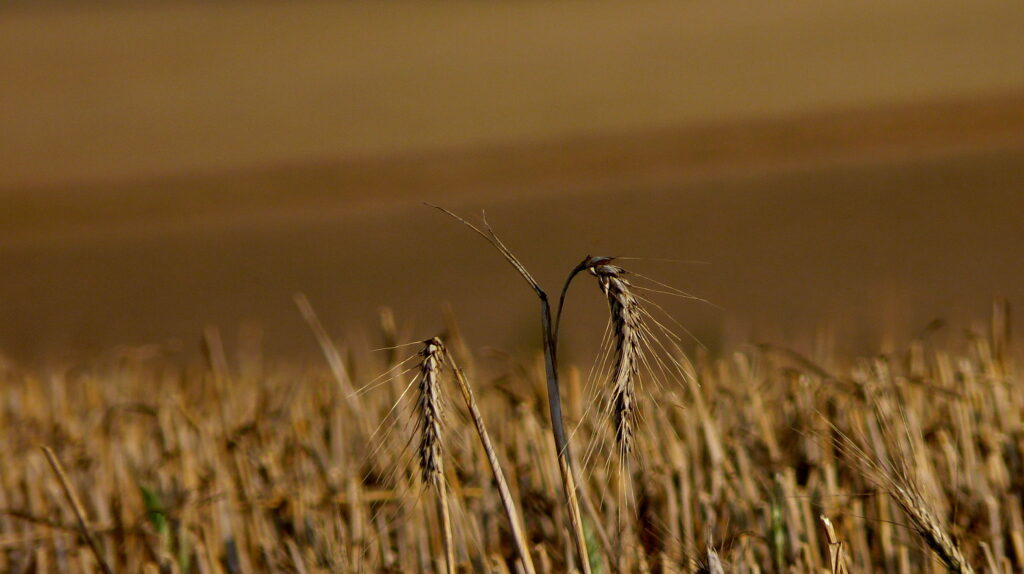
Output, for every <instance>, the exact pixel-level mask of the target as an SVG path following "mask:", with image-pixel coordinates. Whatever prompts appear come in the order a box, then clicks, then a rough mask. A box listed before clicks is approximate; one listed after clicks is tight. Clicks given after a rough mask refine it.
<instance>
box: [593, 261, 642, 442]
mask: <svg viewBox="0 0 1024 574" xmlns="http://www.w3.org/2000/svg"><path fill="white" fill-rule="evenodd" d="M599 262H600V263H599V264H598V265H595V266H593V267H591V268H590V269H589V271H590V273H591V274H592V275H594V276H595V277H597V282H598V285H599V286H600V287H601V291H602V292H603V293H604V294H605V297H607V299H608V309H609V311H610V312H611V322H612V337H613V340H614V342H615V354H614V364H613V366H612V380H611V400H610V403H609V405H610V407H611V411H612V417H613V420H614V424H615V442H616V445H617V446H618V448H619V454H620V456H621V457H622V458H623V459H625V458H626V457H628V456H629V455H630V454H631V453H632V451H633V435H634V432H635V431H636V421H637V400H636V380H637V377H638V375H639V371H640V360H641V359H640V352H641V349H640V337H641V332H642V329H643V315H642V312H641V309H640V303H639V301H638V300H637V298H636V297H635V296H634V295H633V291H632V289H631V286H630V283H629V281H628V280H627V279H626V278H625V277H624V276H625V275H626V270H625V269H623V268H621V267H619V266H617V265H612V264H611V262H610V260H608V259H606V258H600V259H599Z"/></svg>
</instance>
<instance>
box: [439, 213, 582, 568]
mask: <svg viewBox="0 0 1024 574" xmlns="http://www.w3.org/2000/svg"><path fill="white" fill-rule="evenodd" d="M428 205H429V204H428ZM430 207H433V208H435V209H438V210H440V211H442V212H444V213H446V214H448V215H449V216H451V217H453V218H454V219H455V220H457V221H459V222H461V223H462V224H463V225H465V226H466V227H469V228H470V229H472V230H473V231H474V232H476V233H477V234H478V235H480V236H481V237H483V238H484V239H486V240H487V242H488V243H490V244H491V245H492V246H494V248H495V249H497V250H498V252H499V253H501V255H502V256H503V257H504V258H505V260H506V261H508V262H509V264H510V265H512V267H513V268H515V270H516V271H517V272H519V275H520V276H522V278H523V279H525V280H526V282H527V283H528V284H529V285H530V288H531V289H533V292H534V293H535V294H536V295H537V298H538V299H540V316H541V341H542V343H543V346H544V372H545V378H546V379H547V394H548V412H549V414H550V416H551V433H552V437H553V439H554V442H555V452H556V453H557V457H558V470H559V474H560V476H561V478H562V487H563V490H564V492H565V498H566V502H567V506H568V510H569V526H570V530H571V532H570V534H571V535H572V540H573V543H574V546H575V548H576V558H577V561H578V562H579V568H580V569H581V571H582V572H583V574H591V567H590V553H589V551H588V549H587V539H586V535H585V533H584V531H583V515H582V512H581V511H580V492H579V488H578V487H577V485H576V479H575V475H576V471H575V467H574V465H573V459H572V454H571V451H570V448H569V436H568V433H566V431H565V420H564V417H563V415H562V400H561V391H560V387H559V384H558V347H557V338H556V333H557V326H556V325H555V324H554V323H553V322H552V320H551V304H550V302H549V301H548V295H547V293H546V292H545V291H544V289H542V288H541V286H540V284H539V283H537V281H536V280H535V279H534V278H533V276H532V275H530V272H529V271H527V270H526V267H524V266H523V264H522V263H520V262H519V259H517V258H516V256H515V255H513V254H512V252H511V251H510V250H509V248H508V247H506V246H505V244H504V243H503V242H502V241H501V239H500V238H498V236H497V234H495V233H494V230H493V229H491V228H490V226H489V225H487V222H486V221H485V222H484V229H486V230H487V231H486V232H485V231H483V230H481V229H480V228H478V227H477V226H475V225H473V224H472V223H470V222H468V221H466V220H465V219H463V218H461V217H459V216H458V215H455V214H454V213H452V212H451V211H448V210H447V209H444V208H443V207H438V206H436V205H430ZM562 296H563V299H564V296H565V292H564V290H563V293H562ZM560 312H561V304H559V314H560Z"/></svg>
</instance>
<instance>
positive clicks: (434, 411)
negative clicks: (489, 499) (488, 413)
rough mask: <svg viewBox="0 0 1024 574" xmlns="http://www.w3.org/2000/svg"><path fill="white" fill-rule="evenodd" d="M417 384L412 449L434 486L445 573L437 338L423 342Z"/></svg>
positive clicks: (446, 524) (450, 546)
mask: <svg viewBox="0 0 1024 574" xmlns="http://www.w3.org/2000/svg"><path fill="white" fill-rule="evenodd" d="M420 356H421V357H423V360H422V362H421V363H420V375H419V385H418V386H417V393H418V394H417V400H416V422H417V425H416V426H417V428H418V429H419V432H420V441H419V447H418V448H417V450H416V454H417V459H418V460H419V465H420V477H421V478H422V479H423V483H424V484H426V485H428V486H429V487H431V488H433V489H434V492H435V494H436V495H437V510H438V515H439V517H440V520H441V528H442V531H441V533H442V539H443V541H444V547H445V558H446V565H447V570H446V571H447V573H448V574H455V550H454V543H453V540H452V521H451V513H450V511H449V509H448V486H447V484H446V483H445V480H444V463H443V455H444V449H443V447H442V443H441V424H442V422H443V420H444V411H443V408H442V401H441V378H440V377H441V366H442V365H443V363H444V356H445V351H444V345H442V344H441V340H440V339H438V338H437V337H434V338H432V339H427V340H426V341H424V342H423V350H422V351H420Z"/></svg>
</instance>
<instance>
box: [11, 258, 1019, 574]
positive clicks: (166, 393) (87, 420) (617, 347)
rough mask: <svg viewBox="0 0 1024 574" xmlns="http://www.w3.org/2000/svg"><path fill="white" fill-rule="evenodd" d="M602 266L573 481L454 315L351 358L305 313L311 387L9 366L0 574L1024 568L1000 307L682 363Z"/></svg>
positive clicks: (654, 320) (145, 351)
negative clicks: (919, 326) (849, 349)
mask: <svg viewBox="0 0 1024 574" xmlns="http://www.w3.org/2000/svg"><path fill="white" fill-rule="evenodd" d="M510 260H514V258H512V259H510ZM594 260H599V261H598V263H591V264H588V265H590V266H589V267H586V266H585V265H584V264H581V265H583V267H581V268H580V269H583V270H589V271H591V273H592V274H593V275H594V276H596V277H597V278H598V287H600V288H601V289H602V290H603V291H604V292H605V293H606V294H608V299H609V309H610V311H611V313H612V317H611V319H612V320H611V321H610V323H609V324H610V330H609V333H608V334H607V335H606V341H605V345H604V347H605V349H604V350H605V352H604V353H603V354H602V355H601V356H600V357H599V359H598V360H597V361H596V366H593V367H592V366H591V365H560V366H559V367H560V368H559V369H558V370H557V372H558V373H561V377H560V383H559V386H560V389H561V393H562V395H561V399H560V405H561V407H562V409H564V410H563V413H562V415H563V416H564V420H565V425H566V427H567V436H568V439H567V440H568V442H569V444H570V446H571V448H572V449H573V450H572V453H573V457H574V460H573V462H572V464H573V466H572V467H564V468H566V469H568V470H571V471H572V472H563V473H560V470H563V469H560V465H561V464H562V461H563V460H564V459H563V458H562V456H559V455H560V454H562V453H559V452H556V448H555V443H553V442H552V439H551V436H552V435H551V431H552V425H553V424H554V423H553V422H552V421H553V418H552V417H551V416H550V415H549V410H548V402H547V401H548V395H547V390H546V389H547V387H546V384H548V383H549V380H548V379H549V378H550V376H551V373H546V372H545V363H546V361H545V357H544V355H542V354H541V353H540V352H538V353H537V354H536V355H523V356H513V355H507V354H501V353H495V352H490V353H484V352H481V351H473V350H471V349H473V345H472V342H470V341H466V340H463V338H462V336H461V335H460V332H459V330H458V326H457V323H456V322H455V320H454V319H452V318H450V317H449V320H448V321H447V324H446V325H443V326H439V329H438V332H439V333H440V338H439V339H429V340H427V341H426V342H422V343H417V342H415V341H412V342H410V340H409V338H408V336H407V335H406V334H405V333H402V332H399V330H397V329H396V328H395V318H394V317H392V316H391V315H390V314H388V313H384V314H382V321H381V328H380V339H379V341H380V345H379V346H380V347H382V349H377V350H371V349H366V350H361V349H360V348H359V346H358V345H350V344H346V342H344V341H336V340H333V339H332V338H331V336H330V335H329V334H328V333H327V331H326V330H325V329H324V327H323V326H322V325H321V324H320V322H319V321H318V319H317V316H316V314H315V312H314V310H313V307H312V305H311V304H310V303H309V301H308V300H306V299H305V298H304V297H302V296H299V297H297V303H298V304H299V310H300V311H301V313H302V315H303V316H304V317H305V319H306V320H307V322H308V323H309V325H310V326H311V328H312V331H313V333H314V334H315V335H316V337H317V339H318V340H319V342H320V344H321V346H322V350H323V351H324V355H325V358H326V360H325V362H324V364H323V366H319V365H313V366H300V365H298V364H289V363H276V362H274V361H272V360H270V359H269V358H267V357H264V356H262V355H261V354H259V352H256V351H252V352H244V351H239V352H237V353H235V352H231V353H229V352H228V351H226V350H225V345H224V343H223V342H222V339H221V336H220V335H219V333H218V332H217V330H215V329H210V330H208V331H207V332H206V333H205V335H204V337H203V345H202V348H203V357H204V358H205V360H204V361H202V362H200V363H194V364H182V363H181V362H178V361H174V360H170V359H168V358H167V356H165V353H164V351H163V350H162V349H161V348H160V347H142V348H122V349H120V350H118V351H117V352H111V353H108V354H106V355H103V356H102V358H99V359H96V360H94V361H92V362H89V363H80V364H74V365H70V364H65V365H62V364H49V365H44V366H38V367H33V368H31V369H29V368H23V367H19V366H15V365H12V364H7V365H4V366H3V369H2V371H0V379H2V386H0V441H2V443H3V444H2V448H0V469H2V470H0V472H2V475H0V570H3V571H6V572H61V573H65V572H68V573H71V572H73V573H91V572H174V573H185V572H195V573H236V572H238V573H244V572H296V573H303V574H304V573H313V572H497V573H504V572H573V571H579V572H626V571H628V572H687V573H694V572H738V573H740V572H832V573H837V572H899V573H910V572H941V571H947V570H948V571H955V572H1000V573H1002V572H1005V573H1009V572H1019V571H1021V570H1022V568H1024V518H1022V496H1024V481H1022V477H1024V429H1022V424H1021V421H1022V414H1024V392H1022V388H1021V384H1020V381H1019V380H1018V378H1017V374H1016V371H1015V368H1014V354H1015V353H1014V348H1013V346H1012V343H1011V339H1010V319H1009V317H1010V313H1009V306H1008V304H1006V303H1005V302H1003V301H996V302H995V304H994V305H993V312H992V316H991V317H990V318H989V320H988V325H989V326H988V327H987V328H986V329H985V330H984V331H979V330H975V331H970V332H967V333H966V334H965V335H964V336H963V337H956V338H954V340H955V341H956V342H955V343H943V344H937V343H936V342H935V340H933V338H932V335H933V333H932V332H931V331H925V332H923V333H922V334H921V336H920V337H919V338H917V339H916V340H914V341H913V342H911V343H910V344H909V345H908V346H906V347H905V348H902V349H898V350H895V351H890V352H886V353H879V354H877V355H875V356H866V357H849V356H837V354H836V353H835V352H833V351H831V350H830V349H831V346H832V345H831V342H830V341H829V339H828V337H821V338H820V340H819V343H818V344H817V346H816V348H815V349H814V351H813V352H812V353H809V354H801V353H798V352H796V351H794V350H792V349H789V348H786V347H783V346H769V345H756V344H753V342H752V344H750V345H746V346H743V347H740V348H736V349H732V350H729V351H727V352H724V353H722V354H720V355H711V354H710V353H709V352H705V351H702V350H701V349H700V348H699V347H694V348H693V349H691V350H689V351H688V352H687V353H685V354H684V353H683V351H682V348H683V346H684V345H683V344H680V343H678V342H673V338H672V337H673V332H674V329H673V328H672V326H671V323H668V322H667V319H664V318H659V316H658V315H657V313H656V311H655V309H656V307H655V306H656V299H657V296H658V291H659V290H658V289H652V290H650V291H641V290H640V289H641V288H640V286H639V285H635V286H634V285H633V284H631V283H630V282H629V280H626V281H625V283H622V281H623V280H624V278H625V277H627V275H625V273H626V272H625V271H624V270H622V269H621V268H619V267H612V266H611V264H610V263H609V262H608V260H606V259H601V258H594V259H591V260H590V261H592V262H593V261H594ZM582 277H583V275H581V279H580V281H583V279H582ZM615 281H619V283H615ZM637 282H638V281H637ZM578 288H582V287H578ZM590 288H593V286H591V287H590ZM630 289H633V291H629V290H630ZM624 290H625V291H627V293H626V294H625V295H624V294H623V291H624ZM661 292H664V291H663V290H662V291H661ZM617 314H618V319H621V320H617V319H616V315H617ZM556 321H557V318H556ZM556 328H557V327H556ZM630 330H632V331H633V332H632V334H630ZM623 331H625V333H623ZM442 341H443V343H442ZM424 345H425V346H424ZM630 353H634V354H633V355H632V356H626V355H629V354H630ZM626 378H629V379H630V380H629V381H626V380H625V379H626ZM456 383H458V385H456ZM623 389H627V390H626V391H623ZM460 391H461V392H460ZM424 392H426V393H427V394H424ZM625 395H628V401H627V402H628V404H627V405H626V408H628V409H630V410H628V412H626V413H625V414H623V411H622V410H621V409H623V408H624V407H623V404H624V401H625V400H626V399H624V396H625ZM470 404H471V405H472V409H471V410H467V405H470ZM424 409H426V410H424ZM624 425H625V426H627V427H628V428H625V429H624V428H623V426H624ZM484 434H486V435H487V441H486V442H487V443H488V448H487V449H486V450H485V449H484V447H483V446H482V442H481V440H480V439H479V438H478V437H480V436H482V435H484ZM624 441H626V442H624ZM567 477H573V478H575V480H576V481H577V482H576V483H575V485H574V486H572V487H565V485H564V484H563V482H564V481H565V480H566V479H567ZM570 492H573V493H575V494H577V495H578V501H577V505H576V506H575V508H576V510H575V512H578V516H576V517H575V519H574V517H573V512H574V511H571V509H572V508H573V507H570V506H567V505H566V498H565V494H567V493H570ZM573 525H576V526H578V529H574V528H573ZM577 534H578V535H579V538H578V539H577V538H576V535H577ZM524 554H525V559H524Z"/></svg>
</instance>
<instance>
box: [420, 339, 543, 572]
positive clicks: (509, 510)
mask: <svg viewBox="0 0 1024 574" xmlns="http://www.w3.org/2000/svg"><path fill="white" fill-rule="evenodd" d="M435 340H436V339H435ZM438 343H439V344H440V341H438ZM445 357H446V358H447V359H448V363H449V365H451V368H452V371H453V372H454V373H455V382H456V383H457V384H458V386H459V390H460V391H462V398H463V399H464V400H465V401H466V408H467V409H468V410H469V416H470V418H472V419H473V424H474V425H475V426H476V431H477V434H478V435H479V436H480V443H481V444H482V445H483V447H484V452H485V453H487V462H488V463H489V464H490V465H491V473H492V474H493V475H494V482H495V484H496V485H497V488H498V494H499V497H500V498H501V504H502V505H503V506H504V507H505V514H506V515H507V516H508V521H509V527H510V528H511V531H512V538H513V540H515V543H516V551H517V552H518V553H519V558H520V560H521V561H522V565H523V570H524V571H525V573H526V574H534V573H535V572H536V569H535V567H534V565H533V558H531V557H530V547H529V543H528V542H527V540H526V535H525V533H524V532H523V527H522V524H521V523H520V520H519V511H518V510H517V509H516V504H515V499H513V498H512V493H511V492H510V491H509V488H508V481H506V480H505V473H504V472H502V470H501V463H500V462H499V461H498V454H497V453H496V452H495V450H494V446H493V445H492V444H491V438H490V435H488V433H487V428H486V427H485V426H484V419H483V416H482V415H481V414H480V409H479V407H477V404H476V399H475V398H474V397H473V389H471V388H470V386H469V382H468V381H467V380H466V376H465V374H464V373H463V372H462V369H461V368H459V366H458V365H457V364H455V360H454V358H453V357H452V356H451V353H449V352H448V351H447V349H446V350H445Z"/></svg>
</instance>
